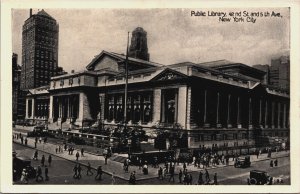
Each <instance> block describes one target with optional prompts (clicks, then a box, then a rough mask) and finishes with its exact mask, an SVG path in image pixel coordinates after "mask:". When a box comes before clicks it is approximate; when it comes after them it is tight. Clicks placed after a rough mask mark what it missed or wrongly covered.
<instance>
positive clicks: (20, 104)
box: [12, 53, 26, 121]
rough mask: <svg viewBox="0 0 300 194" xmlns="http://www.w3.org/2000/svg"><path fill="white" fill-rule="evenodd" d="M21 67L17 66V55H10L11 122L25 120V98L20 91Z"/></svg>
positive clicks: (24, 94) (23, 93)
mask: <svg viewBox="0 0 300 194" xmlns="http://www.w3.org/2000/svg"><path fill="white" fill-rule="evenodd" d="M20 83H21V66H20V65H18V55H17V54H16V53H13V55H12V112H13V121H22V120H24V119H25V108H26V107H25V97H26V93H25V92H23V91H22V90H21V89H20Z"/></svg>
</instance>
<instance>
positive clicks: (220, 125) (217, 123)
mask: <svg viewBox="0 0 300 194" xmlns="http://www.w3.org/2000/svg"><path fill="white" fill-rule="evenodd" d="M219 108H220V93H219V92H217V120H216V126H217V128H221V127H222V124H221V123H220V118H219V116H220V115H219Z"/></svg>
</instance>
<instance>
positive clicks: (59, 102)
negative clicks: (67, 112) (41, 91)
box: [57, 96, 62, 122]
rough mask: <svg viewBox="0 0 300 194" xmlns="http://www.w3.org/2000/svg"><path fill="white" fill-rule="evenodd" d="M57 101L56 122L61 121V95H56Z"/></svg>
mask: <svg viewBox="0 0 300 194" xmlns="http://www.w3.org/2000/svg"><path fill="white" fill-rule="evenodd" d="M57 102H58V118H57V122H61V121H62V97H61V96H58V98H57Z"/></svg>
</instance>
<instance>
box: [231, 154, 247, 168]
mask: <svg viewBox="0 0 300 194" xmlns="http://www.w3.org/2000/svg"><path fill="white" fill-rule="evenodd" d="M250 165H251V162H250V156H244V157H238V158H237V159H236V161H235V163H234V167H235V168H246V167H250Z"/></svg>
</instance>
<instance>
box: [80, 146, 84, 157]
mask: <svg viewBox="0 0 300 194" xmlns="http://www.w3.org/2000/svg"><path fill="white" fill-rule="evenodd" d="M80 151H81V157H84V155H83V153H84V149H83V148H81V150H80Z"/></svg>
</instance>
